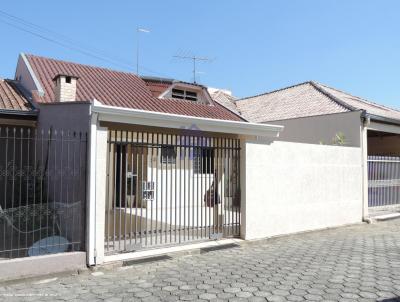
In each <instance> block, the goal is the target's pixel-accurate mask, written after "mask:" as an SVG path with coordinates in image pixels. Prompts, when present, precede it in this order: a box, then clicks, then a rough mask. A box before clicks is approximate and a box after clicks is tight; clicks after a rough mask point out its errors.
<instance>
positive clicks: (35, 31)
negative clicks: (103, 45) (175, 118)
mask: <svg viewBox="0 0 400 302" xmlns="http://www.w3.org/2000/svg"><path fill="white" fill-rule="evenodd" d="M1 17H3V19H2V18H1ZM4 18H7V19H8V20H4ZM0 22H3V23H4V24H7V25H8V26H11V27H14V28H16V29H18V30H20V31H23V32H26V33H29V34H31V35H33V36H36V37H38V38H40V39H43V40H45V41H48V42H51V43H54V44H57V45H58V46H61V47H64V48H67V49H69V50H73V51H76V52H79V53H81V54H84V55H86V56H89V57H92V58H95V59H97V60H101V61H104V62H107V63H109V64H112V65H116V66H119V67H123V68H127V69H129V71H132V72H133V67H132V66H133V63H132V62H129V61H128V60H124V59H121V58H113V57H111V56H110V55H108V54H106V53H104V52H103V51H101V50H98V49H88V48H87V47H82V46H80V45H79V43H78V42H77V41H74V40H73V39H70V38H69V37H67V36H65V35H63V34H60V33H57V32H55V31H52V30H50V29H47V28H45V27H43V26H40V25H37V24H34V23H32V22H29V21H27V20H24V19H22V18H19V17H17V16H14V15H11V14H9V13H7V12H5V11H2V10H0ZM14 23H17V24H14ZM21 25H22V26H21ZM26 27H27V28H26ZM45 33H49V34H51V35H53V36H55V38H52V37H49V36H48V35H46V34H45ZM141 68H142V69H143V70H147V71H148V72H151V73H153V74H158V75H163V74H162V73H160V72H157V71H154V70H151V69H149V68H146V67H144V66H141ZM163 76H165V75H163Z"/></svg>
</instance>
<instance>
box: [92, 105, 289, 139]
mask: <svg viewBox="0 0 400 302" xmlns="http://www.w3.org/2000/svg"><path fill="white" fill-rule="evenodd" d="M91 112H92V113H97V114H98V115H99V116H98V118H99V120H100V121H108V122H115V123H127V124H137V125H145V126H155V127H164V128H175V129H192V128H193V127H196V128H197V129H200V130H202V131H207V132H219V133H229V134H238V135H244V136H258V137H278V136H279V133H280V132H281V131H282V130H283V126H278V125H269V124H257V123H248V122H240V121H231V120H219V119H210V118H201V117H193V116H185V115H178V114H170V113H160V112H152V111H145V110H138V109H129V108H122V107H114V106H104V105H101V104H99V103H98V102H93V104H92V106H91Z"/></svg>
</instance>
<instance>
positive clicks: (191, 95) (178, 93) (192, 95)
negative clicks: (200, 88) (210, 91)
mask: <svg viewBox="0 0 400 302" xmlns="http://www.w3.org/2000/svg"><path fill="white" fill-rule="evenodd" d="M172 97H173V98H174V99H181V100H188V101H193V102H196V101H197V92H193V91H188V90H182V89H176V88H172Z"/></svg>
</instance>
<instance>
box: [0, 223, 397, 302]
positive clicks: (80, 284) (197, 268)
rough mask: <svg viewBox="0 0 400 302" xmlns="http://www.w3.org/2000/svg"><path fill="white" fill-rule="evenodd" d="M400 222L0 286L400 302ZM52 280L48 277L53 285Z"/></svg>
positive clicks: (40, 293)
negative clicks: (93, 272)
mask: <svg viewBox="0 0 400 302" xmlns="http://www.w3.org/2000/svg"><path fill="white" fill-rule="evenodd" d="M399 230H400V220H393V221H388V222H382V223H379V224H372V225H367V224H362V225H356V226H349V227H342V228H338V229H331V230H325V231H318V232H311V233H304V234H299V235H293V236H286V237H281V238H276V239H271V240H267V241H260V242H257V243H251V244H245V245H242V246H240V247H234V248H230V249H225V250H219V251H212V252H207V253H202V254H196V255H187V256H181V257H176V258H172V259H170V260H163V261H158V262H153V263H143V264H136V265H133V266H126V267H122V268H113V269H105V270H100V272H97V273H95V274H94V275H92V274H90V273H84V274H82V275H76V276H64V277H59V278H57V279H56V278H54V279H53V280H51V279H49V280H47V281H42V282H41V281H40V280H31V281H29V282H24V283H14V284H8V285H6V286H4V285H3V286H1V285H0V299H3V300H7V301H43V300H45V301H56V300H66V301H74V300H76V301H78V300H79V301H82V300H85V301H100V300H106V301H176V300H184V301H207V300H212V301H385V302H389V301H400V298H398V297H400V232H399ZM48 278H50V277H48Z"/></svg>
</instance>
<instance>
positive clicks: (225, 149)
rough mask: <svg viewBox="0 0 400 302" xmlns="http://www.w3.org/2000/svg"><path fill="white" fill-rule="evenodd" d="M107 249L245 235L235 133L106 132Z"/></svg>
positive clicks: (135, 247)
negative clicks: (227, 135) (214, 135)
mask: <svg viewBox="0 0 400 302" xmlns="http://www.w3.org/2000/svg"><path fill="white" fill-rule="evenodd" d="M108 148H109V150H108V168H107V170H108V177H107V179H108V181H107V182H108V183H107V189H108V191H107V202H106V215H105V219H106V229H105V251H106V253H113V252H121V251H122V252H123V251H132V250H137V249H141V248H145V247H152V246H159V245H169V244H172V245H174V244H180V243H184V242H189V241H194V240H205V239H210V238H211V239H217V238H220V237H231V236H239V235H240V165H239V163H240V145H239V140H238V139H237V138H223V137H205V136H195V135H176V134H165V133H149V132H134V131H109V134H108Z"/></svg>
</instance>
